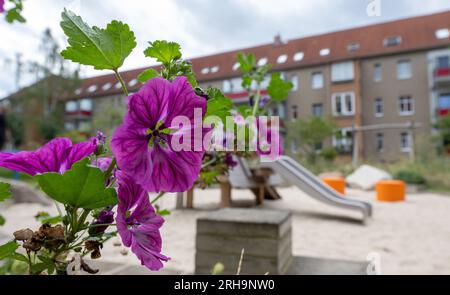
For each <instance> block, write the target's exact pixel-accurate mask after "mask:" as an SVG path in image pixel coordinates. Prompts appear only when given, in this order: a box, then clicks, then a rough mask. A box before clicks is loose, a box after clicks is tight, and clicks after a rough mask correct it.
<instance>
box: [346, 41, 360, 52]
mask: <svg viewBox="0 0 450 295" xmlns="http://www.w3.org/2000/svg"><path fill="white" fill-rule="evenodd" d="M359 47H360V45H359V43H356V42H353V43H350V44H348V45H347V51H348V52H353V51H357V50H359Z"/></svg>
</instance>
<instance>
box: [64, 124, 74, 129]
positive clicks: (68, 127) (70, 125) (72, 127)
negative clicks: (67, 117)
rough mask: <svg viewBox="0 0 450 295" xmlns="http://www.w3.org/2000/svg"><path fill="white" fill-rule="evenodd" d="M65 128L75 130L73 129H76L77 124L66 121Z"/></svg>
mask: <svg viewBox="0 0 450 295" xmlns="http://www.w3.org/2000/svg"><path fill="white" fill-rule="evenodd" d="M64 129H65V130H66V131H70V130H73V129H75V124H74V123H73V122H65V123H64Z"/></svg>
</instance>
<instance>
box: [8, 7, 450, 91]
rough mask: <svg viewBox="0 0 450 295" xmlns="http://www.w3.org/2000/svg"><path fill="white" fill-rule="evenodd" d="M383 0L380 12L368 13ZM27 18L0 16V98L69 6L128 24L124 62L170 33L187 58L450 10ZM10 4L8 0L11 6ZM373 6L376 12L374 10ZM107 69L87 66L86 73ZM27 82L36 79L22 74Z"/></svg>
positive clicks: (217, 10)
mask: <svg viewBox="0 0 450 295" xmlns="http://www.w3.org/2000/svg"><path fill="white" fill-rule="evenodd" d="M378 3H379V6H377V7H379V10H378V11H379V15H378V13H375V14H377V15H374V13H370V15H368V13H367V7H368V5H370V4H372V6H371V7H374V6H373V5H376V4H378ZM24 7H25V8H24V13H23V15H24V17H25V18H26V19H27V22H26V23H25V24H19V23H14V24H12V25H11V24H8V23H6V21H5V20H4V19H3V16H2V17H0V36H1V37H0V97H4V96H5V95H7V94H8V93H11V92H14V91H15V89H16V83H15V79H14V76H15V74H14V73H15V70H14V66H13V64H14V63H13V62H11V61H12V60H14V59H15V56H16V54H17V53H21V54H22V60H23V61H33V60H36V59H37V60H39V59H40V58H41V57H40V53H39V51H38V48H39V42H40V38H41V35H42V32H43V31H44V30H45V29H46V28H50V29H51V30H52V33H53V35H54V36H56V38H57V39H58V41H59V42H60V43H61V46H65V44H66V40H65V38H64V35H63V32H62V30H61V28H60V27H59V21H60V18H61V17H60V14H61V12H62V10H63V9H64V7H67V8H68V9H70V10H73V11H74V12H76V13H77V14H80V15H81V16H82V17H83V19H84V20H85V21H86V22H87V23H89V24H90V25H91V26H92V25H96V26H99V27H104V26H106V24H107V23H108V22H110V21H111V20H113V19H117V20H121V21H123V22H126V23H127V24H129V26H130V27H131V29H132V30H133V31H134V32H135V35H136V39H137V43H138V46H137V48H135V50H134V51H133V53H132V54H131V55H130V57H129V58H128V59H127V60H126V61H125V64H124V66H123V69H133V68H137V67H144V66H147V65H150V64H154V61H153V60H150V59H148V58H145V57H144V55H143V53H142V52H143V50H144V49H145V48H146V46H147V42H148V41H152V40H157V39H165V40H170V41H176V42H178V43H180V44H181V46H182V50H183V55H184V57H186V58H191V57H198V56H203V55H208V54H214V53H218V52H224V51H228V50H232V49H239V48H245V47H250V46H255V45H258V44H264V43H269V42H272V40H273V37H274V35H276V34H278V33H279V34H281V36H282V38H283V40H289V39H293V38H298V37H303V36H309V35H314V34H319V33H325V32H330V31H336V30H340V29H345V28H351V27H356V26H363V25H368V24H373V23H379V22H385V21H389V20H394V19H399V18H405V17H411V16H416V15H423V14H429V13H433V12H439V11H443V10H449V9H450V1H447V0H427V1H424V0H396V1H392V0H314V1H312V0H127V1H124V0H24ZM7 8H8V6H7ZM372 12H376V11H375V10H372ZM100 74H105V72H100V71H95V70H93V69H92V68H90V67H83V69H82V75H83V76H86V77H87V76H94V75H100ZM23 76H24V78H23V79H22V83H21V84H22V85H20V86H25V84H29V83H30V82H31V81H32V78H31V77H30V76H27V74H26V73H25V74H24V75H23Z"/></svg>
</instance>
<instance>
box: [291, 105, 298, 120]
mask: <svg viewBox="0 0 450 295" xmlns="http://www.w3.org/2000/svg"><path fill="white" fill-rule="evenodd" d="M297 118H298V113H297V106H296V105H293V106H292V119H293V120H295V119H297Z"/></svg>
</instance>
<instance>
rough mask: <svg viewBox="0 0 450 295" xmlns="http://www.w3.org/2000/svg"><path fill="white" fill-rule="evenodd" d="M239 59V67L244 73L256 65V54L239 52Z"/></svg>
mask: <svg viewBox="0 0 450 295" xmlns="http://www.w3.org/2000/svg"><path fill="white" fill-rule="evenodd" d="M237 59H238V62H239V69H240V70H241V71H242V72H244V73H249V72H251V71H252V70H253V69H254V68H255V67H256V64H255V56H254V55H253V54H245V53H239V54H238V56H237Z"/></svg>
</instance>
